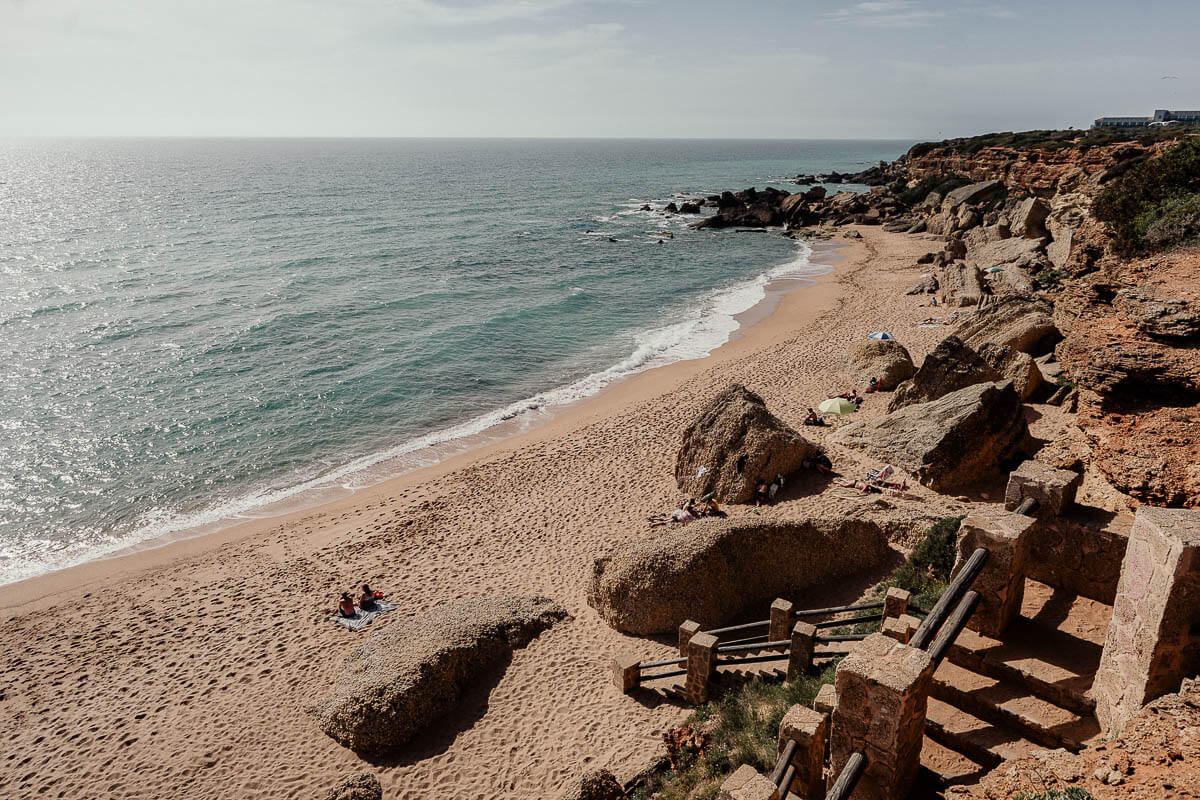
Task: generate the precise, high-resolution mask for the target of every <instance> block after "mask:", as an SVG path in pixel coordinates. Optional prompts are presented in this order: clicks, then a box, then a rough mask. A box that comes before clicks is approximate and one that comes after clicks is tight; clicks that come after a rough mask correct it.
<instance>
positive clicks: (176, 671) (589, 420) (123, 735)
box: [0, 228, 967, 800]
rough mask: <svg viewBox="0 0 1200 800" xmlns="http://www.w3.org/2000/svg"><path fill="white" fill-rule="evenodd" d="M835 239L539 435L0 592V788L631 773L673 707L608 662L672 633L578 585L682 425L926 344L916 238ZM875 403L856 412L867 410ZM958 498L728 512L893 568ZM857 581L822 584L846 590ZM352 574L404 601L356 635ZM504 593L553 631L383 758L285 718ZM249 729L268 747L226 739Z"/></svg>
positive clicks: (446, 789)
mask: <svg viewBox="0 0 1200 800" xmlns="http://www.w3.org/2000/svg"><path fill="white" fill-rule="evenodd" d="M855 229H857V230H859V232H860V233H861V235H862V237H863V238H862V240H861V241H860V240H853V241H851V242H849V243H848V244H847V246H845V247H839V248H837V250H836V256H837V258H836V264H835V265H834V266H833V271H832V272H830V273H827V274H826V275H823V276H820V277H818V278H817V279H816V281H815V284H814V285H812V286H808V287H806V288H805V290H803V291H790V292H786V293H783V294H781V295H780V296H778V297H777V298H776V297H773V298H772V301H771V302H772V303H773V304H774V308H773V310H771V308H772V306H771V304H764V305H763V306H762V308H760V309H759V313H764V314H767V317H766V319H765V320H762V321H760V322H758V323H757V324H749V320H747V327H745V329H744V331H743V334H742V335H741V336H740V337H738V338H737V339H736V340H735V341H731V342H729V343H727V344H725V345H724V346H722V347H720V348H718V349H717V350H716V351H714V353H713V354H712V355H710V356H709V357H707V358H702V359H695V360H692V361H682V362H677V363H675V364H671V365H669V366H664V367H661V368H658V369H652V370H649V371H646V372H643V373H641V374H640V375H637V376H634V377H633V378H631V379H629V380H627V381H625V382H623V383H620V384H619V385H618V386H616V387H614V389H615V390H614V391H610V392H606V393H604V394H601V395H598V396H595V397H593V398H591V399H589V400H588V401H586V402H583V403H580V404H579V405H578V406H577V407H575V408H572V409H570V410H568V411H566V412H564V413H561V414H559V415H558V416H557V417H556V418H555V419H553V420H551V421H550V422H549V423H548V424H546V425H544V426H542V427H540V428H538V429H537V430H536V431H532V432H530V433H527V434H525V435H522V436H516V437H511V438H509V439H505V440H503V441H500V442H496V443H492V444H490V445H488V446H486V447H484V448H481V449H479V450H475V451H472V452H470V453H467V454H463V455H459V456H456V457H453V458H450V459H447V460H446V461H445V462H443V463H441V464H439V465H436V466H434V467H430V468H427V469H424V470H421V471H418V472H414V473H409V474H407V475H404V476H400V477H398V478H395V479H393V480H390V481H387V482H385V483H382V484H379V485H378V486H376V487H372V488H369V489H364V490H362V491H360V492H358V493H357V494H355V495H353V496H352V497H349V498H343V499H341V500H337V501H334V502H332V503H328V504H325V505H323V506H320V507H318V508H315V509H311V510H305V511H301V512H296V513H293V514H291V515H288V516H285V517H279V518H273V519H269V520H252V521H248V522H247V523H246V524H244V525H240V526H238V527H235V528H230V529H229V530H227V531H224V532H221V533H217V534H212V535H210V536H204V537H199V538H195V539H187V540H183V541H180V542H176V543H174V544H171V545H168V546H166V547H162V548H157V549H153V550H146V551H144V552H141V553H136V554H133V555H129V556H124V557H121V558H114V559H107V560H104V561H98V562H91V563H88V564H84V565H80V566H78V567H73V568H70V569H67V570H62V571H59V572H55V573H50V574H48V575H44V576H40V577H37V578H33V579H31V580H28V581H24V582H21V583H17V584H11V585H9V586H6V587H0V620H3V623H2V625H0V640H2V645H0V653H2V654H3V655H0V720H3V721H4V723H5V725H6V727H7V729H8V730H10V731H11V736H10V737H9V740H8V747H7V755H6V756H5V758H6V759H7V761H8V763H9V764H10V765H16V764H27V765H28V766H27V767H26V766H22V767H21V768H20V769H19V770H9V771H8V773H7V774H5V771H4V770H3V769H0V794H4V793H5V792H7V793H8V794H15V795H18V796H26V795H28V796H33V795H36V794H39V793H43V792H44V793H47V794H51V795H56V796H62V797H66V798H79V799H80V800H83V799H84V798H93V797H99V796H108V795H109V794H112V795H113V796H117V794H118V793H119V795H120V796H123V797H127V798H150V797H161V796H164V794H166V795H170V796H172V797H178V798H181V800H184V799H187V800H191V798H195V799H196V800H201V799H202V798H210V797H226V796H228V797H235V796H236V797H244V798H247V800H268V798H279V797H293V798H306V797H312V796H316V795H319V794H320V793H321V792H322V791H324V790H325V789H327V788H328V787H330V786H332V785H333V784H334V783H335V782H336V781H337V780H338V778H339V777H341V776H343V775H345V774H347V773H351V772H358V771H361V770H364V769H366V770H369V771H371V772H373V773H374V774H375V775H376V777H378V779H379V780H380V782H381V784H382V785H383V787H384V792H385V796H388V797H393V796H395V797H423V796H426V795H431V796H432V795H437V796H439V797H454V798H460V797H461V798H476V797H487V798H495V800H517V798H528V797H553V796H557V795H558V794H560V793H561V789H562V787H563V785H564V784H565V783H566V782H567V781H569V780H570V779H572V778H575V777H576V776H578V775H579V773H580V772H582V771H584V770H587V769H592V768H598V767H606V768H609V769H610V770H612V771H613V772H614V774H616V775H617V776H618V777H619V778H626V777H631V776H632V775H634V774H636V773H637V772H639V771H641V770H642V769H643V768H644V767H645V766H646V762H647V759H648V758H649V757H650V755H651V754H653V753H656V752H658V751H659V750H660V748H661V747H662V735H663V733H665V732H667V731H669V730H670V729H671V728H673V727H674V726H675V725H677V724H678V722H679V721H680V720H681V719H682V718H683V717H684V716H685V715H686V713H687V712H686V710H685V709H683V708H680V707H678V706H676V705H673V704H671V703H660V704H656V703H639V702H635V701H632V700H631V699H630V698H628V697H627V696H625V695H624V694H622V693H621V692H620V691H619V690H618V689H617V688H616V687H614V686H613V685H612V681H611V677H610V673H609V662H610V660H611V659H612V657H614V656H616V655H620V654H622V653H630V654H633V653H636V654H639V655H641V656H645V657H648V658H652V659H653V658H667V657H669V656H670V655H671V654H673V653H677V650H676V648H675V646H674V645H675V643H674V640H673V638H672V639H671V641H669V642H668V641H664V640H662V639H661V638H642V637H634V636H630V635H628V634H624V633H621V632H619V631H617V630H614V629H613V628H611V627H610V626H609V625H608V624H607V623H605V622H604V620H603V618H602V617H601V616H600V614H599V613H598V612H597V611H596V610H595V608H594V607H593V606H592V605H590V602H589V587H590V586H591V584H592V581H593V577H594V574H595V563H596V559H598V558H604V557H609V556H613V555H615V554H618V553H619V552H621V551H622V550H624V549H627V548H631V547H635V546H637V545H638V544H639V543H642V542H644V541H645V540H646V539H647V538H648V537H654V536H658V535H659V533H658V531H657V530H654V529H651V528H650V527H649V525H648V522H647V518H648V516H651V515H654V514H658V513H661V512H662V511H663V510H665V509H670V508H674V507H677V506H678V504H679V502H680V497H681V491H680V489H679V486H678V484H677V482H676V480H675V476H674V469H675V461H676V454H677V452H678V448H679V441H680V440H679V436H680V434H681V431H683V430H684V429H685V428H686V427H687V426H688V425H690V424H691V422H692V421H693V420H694V419H695V418H696V415H697V414H698V413H700V411H701V410H702V409H703V408H704V407H705V406H706V405H707V404H708V403H709V402H710V401H711V399H712V397H713V396H715V395H716V394H718V393H719V392H721V391H723V390H724V389H725V388H727V387H728V386H729V385H730V384H731V383H739V384H743V385H745V386H746V387H747V388H749V389H750V390H752V391H754V392H755V393H756V394H758V395H759V396H761V397H762V398H763V400H764V402H766V404H767V407H768V408H769V409H770V411H771V412H772V413H773V414H775V415H776V416H777V417H778V418H779V419H780V420H782V421H783V422H785V423H786V424H789V425H791V426H793V427H797V428H798V426H799V425H800V422H801V420H802V419H803V418H804V415H805V413H806V410H807V408H808V407H809V406H812V405H815V403H816V402H817V401H818V400H819V399H822V398H824V397H827V396H829V394H830V393H832V392H836V391H842V390H844V389H845V388H847V387H848V386H849V385H850V383H851V381H852V378H853V376H851V375H850V374H848V373H847V368H846V354H847V352H848V350H849V349H850V347H852V345H853V343H854V342H857V341H859V340H861V339H862V338H864V337H866V336H867V334H869V333H870V332H871V331H874V330H880V329H882V330H890V331H892V332H893V334H894V335H897V336H898V338H900V339H901V341H902V342H903V343H904V344H905V346H906V347H907V348H908V349H909V350H910V352H911V353H912V355H913V357H914V359H920V358H922V357H923V356H924V355H925V354H926V353H928V352H929V351H930V350H931V349H932V348H933V347H934V346H935V345H936V343H937V342H938V341H939V340H940V339H941V338H942V336H944V333H945V332H944V330H938V329H922V328H920V327H919V326H918V323H919V322H920V320H921V319H922V318H923V317H924V316H926V315H927V313H928V309H927V308H923V307H922V300H921V299H920V298H915V297H908V296H906V295H905V294H904V292H905V291H906V289H907V287H908V285H910V283H911V280H912V276H913V275H914V274H915V272H916V271H919V270H920V269H921V268H920V267H916V266H914V264H915V262H916V260H917V258H918V256H920V255H921V254H922V253H923V252H925V250H927V249H928V246H929V242H928V241H926V240H923V239H921V238H918V237H906V236H904V235H903V234H891V233H887V232H884V231H882V230H880V229H878V228H874V229H871V228H855ZM837 244H838V245H841V244H842V239H841V237H840V236H839V239H838V242H837ZM822 249H823V250H824V248H822ZM832 250H834V248H833V247H830V248H829V251H832ZM826 252H828V251H826ZM776 299H777V300H778V302H777V303H776V302H775V301H776ZM768 312H769V313H768ZM879 400H880V398H876V397H875V396H871V397H870V398H868V399H867V400H866V402H865V403H864V404H863V407H862V409H860V411H859V412H858V414H857V415H856V416H858V417H859V418H866V419H870V418H878V417H880V416H882V415H883V414H884V413H885V411H886V403H884V402H879ZM837 427H838V422H837V421H835V423H834V425H832V426H830V427H829V428H821V429H805V436H806V437H808V438H810V439H811V440H812V441H813V443H814V444H817V445H819V446H822V447H823V448H825V450H826V452H827V453H828V454H829V455H830V457H831V459H832V460H833V462H834V465H835V468H836V469H837V470H838V471H840V472H843V473H844V474H848V473H857V472H860V471H863V470H866V469H867V468H869V467H872V466H878V465H877V464H876V463H875V462H873V461H871V460H870V459H867V458H865V457H863V456H862V455H861V454H859V453H857V452H856V451H848V450H845V449H844V448H840V447H838V446H837V445H836V443H835V442H833V441H832V440H831V438H830V434H832V433H833V432H834V431H836V429H837ZM966 508H967V506H964V505H963V504H962V503H959V502H958V501H955V500H948V499H946V498H944V497H941V496H938V495H936V494H934V493H932V492H930V491H928V490H927V489H925V488H924V487H921V486H915V485H914V486H912V487H910V492H909V493H908V494H906V495H905V496H903V497H897V498H893V499H890V500H889V501H888V504H887V506H886V507H881V506H876V505H874V504H873V502H872V501H871V500H870V499H869V498H865V497H864V496H862V495H860V494H859V493H853V494H847V493H845V492H841V491H839V490H837V488H836V487H832V486H829V485H828V484H827V482H826V481H825V480H824V479H823V478H822V477H820V476H817V475H804V474H802V475H798V476H797V478H796V480H795V481H794V482H792V481H789V489H788V491H787V492H786V493H784V494H782V495H781V496H780V497H779V498H777V500H776V502H775V503H773V504H771V505H770V506H769V507H767V508H764V509H753V508H751V507H749V506H729V507H728V508H727V512H728V514H729V516H730V517H731V518H733V519H750V518H751V517H752V515H753V514H754V513H756V512H757V513H759V514H761V515H762V516H763V517H764V518H768V519H779V520H789V519H793V520H794V519H810V518H837V519H842V518H845V517H846V516H847V515H852V514H862V513H867V514H870V515H871V516H872V517H873V518H880V519H881V520H884V521H886V524H887V525H888V526H889V529H890V530H894V531H895V533H894V534H891V535H890V545H891V547H892V549H893V550H894V551H895V552H896V553H897V554H899V553H900V552H901V551H902V550H903V549H905V548H906V547H908V546H910V545H911V544H912V543H913V541H915V537H917V536H919V533H920V532H921V531H923V530H925V529H926V528H927V527H928V525H929V523H930V521H931V520H932V518H933V516H934V515H937V516H944V515H956V514H959V513H965V509H966ZM877 579H878V577H877V576H876V575H874V574H873V573H872V574H870V575H868V574H863V575H859V576H854V577H852V578H851V579H847V580H844V581H841V582H840V583H839V585H838V586H837V587H836V588H837V590H838V592H840V593H842V594H844V595H845V596H846V597H847V598H850V597H851V595H853V596H858V595H859V594H861V593H862V592H864V591H866V590H867V588H869V586H870V585H871V584H873V583H874V582H875V581H876V580H877ZM363 583H369V584H370V585H372V586H375V587H377V588H379V589H380V590H381V591H384V592H385V593H386V594H387V596H388V598H389V599H390V600H392V601H393V602H395V603H396V604H397V605H398V607H399V610H398V611H396V612H395V613H392V614H388V615H386V616H384V617H382V618H381V619H380V620H378V621H376V622H375V623H373V624H372V625H371V626H370V627H369V628H368V629H367V631H366V632H363V633H359V634H355V633H351V632H348V631H346V630H345V629H343V628H342V627H340V626H338V625H335V624H333V623H331V622H330V621H329V618H330V617H331V616H332V615H333V614H334V613H336V609H335V607H334V605H335V602H336V598H337V597H338V596H339V595H340V593H342V592H344V591H346V590H347V588H348V587H351V586H361V585H362V584H363ZM511 594H518V595H535V596H540V597H545V598H550V599H552V600H554V601H555V602H557V603H559V604H560V605H562V606H563V607H564V608H565V609H566V610H567V612H568V613H569V615H570V619H569V620H564V621H563V622H561V623H560V624H558V625H555V626H554V628H552V629H551V630H549V631H546V632H545V633H543V634H542V635H541V636H539V637H538V638H537V639H535V640H534V641H532V642H530V643H529V645H528V646H526V647H525V648H524V649H520V650H517V651H514V653H513V655H512V659H511V661H510V662H509V663H508V665H507V667H506V669H505V670H504V671H503V674H500V675H497V676H495V677H494V678H493V679H489V680H488V681H487V682H486V685H481V686H480V687H479V691H478V692H477V693H475V694H473V695H472V696H471V698H465V699H464V701H463V703H462V704H460V706H459V707H457V708H456V709H455V710H454V712H452V713H451V714H448V715H446V716H444V717H439V718H438V719H436V720H430V724H429V726H428V728H427V730H426V731H425V733H424V734H423V735H422V736H421V737H419V738H418V739H417V740H414V742H412V743H411V744H410V745H409V746H406V747H405V748H404V749H402V750H401V751H398V752H397V753H396V754H395V757H394V758H389V759H386V760H384V761H367V762H364V760H363V759H362V758H360V757H359V756H358V755H356V754H355V753H354V752H352V751H350V750H348V749H346V748H344V747H342V746H341V745H339V744H338V743H337V742H335V741H334V740H333V739H331V738H330V737H328V736H326V735H325V734H324V733H323V732H322V731H321V729H320V728H319V727H318V726H317V725H316V724H315V721H314V719H313V717H312V716H311V715H310V714H309V713H308V712H307V711H306V709H308V708H309V707H311V705H312V703H313V701H314V700H316V699H318V698H320V697H322V696H325V695H326V694H327V693H328V692H329V691H330V687H331V686H333V685H334V683H335V681H336V680H337V676H338V675H339V673H340V672H341V669H342V664H343V660H344V658H345V657H346V656H347V655H348V654H350V653H351V652H352V651H353V650H354V649H355V648H356V647H358V646H359V645H361V644H362V643H364V642H365V641H367V640H368V638H369V637H370V636H371V635H372V634H373V633H374V632H375V631H378V630H386V626H389V625H392V624H396V623H397V622H398V621H401V620H404V619H406V618H411V617H412V616H413V615H419V614H422V613H424V612H427V611H429V610H431V609H433V608H436V607H439V606H441V605H444V604H446V603H449V602H452V601H455V600H458V599H462V598H466V597H486V596H497V595H511ZM30 675H36V676H37V678H38V679H37V680H35V681H31V680H29V676H30ZM531 709H536V710H537V713H531V712H530V710H531ZM47 730H52V731H58V732H61V733H60V734H58V735H55V736H52V737H47V736H46V735H45V731H47ZM257 730H270V731H271V734H272V735H271V736H270V737H266V738H264V737H247V736H246V735H245V732H246V731H257ZM64 742H65V743H66V744H64ZM113 787H119V791H118V790H117V789H114V788H113Z"/></svg>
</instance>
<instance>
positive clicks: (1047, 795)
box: [1011, 786, 1095, 800]
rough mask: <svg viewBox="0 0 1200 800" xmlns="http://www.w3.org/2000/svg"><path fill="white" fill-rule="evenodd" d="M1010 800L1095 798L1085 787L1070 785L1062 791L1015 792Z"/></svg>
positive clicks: (1091, 799)
mask: <svg viewBox="0 0 1200 800" xmlns="http://www.w3.org/2000/svg"><path fill="white" fill-rule="evenodd" d="M1011 800H1095V798H1093V797H1092V795H1091V794H1090V793H1089V792H1088V790H1087V789H1080V788H1079V787H1078V786H1072V787H1070V788H1069V789H1066V790H1064V791H1061V792H1060V791H1059V790H1058V789H1051V790H1050V791H1048V792H1039V793H1037V794H1026V793H1025V792H1017V793H1016V794H1014V795H1013V796H1012V798H1011Z"/></svg>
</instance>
